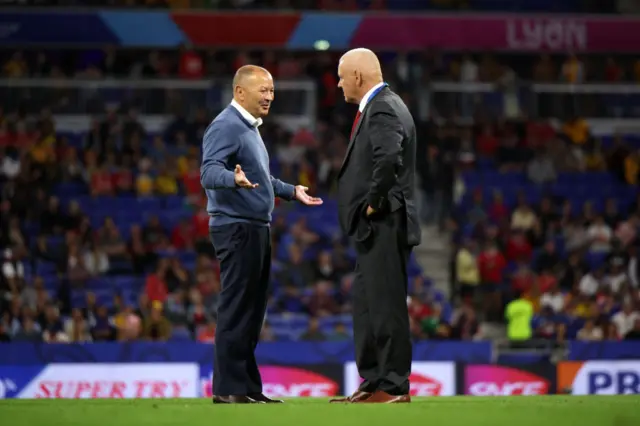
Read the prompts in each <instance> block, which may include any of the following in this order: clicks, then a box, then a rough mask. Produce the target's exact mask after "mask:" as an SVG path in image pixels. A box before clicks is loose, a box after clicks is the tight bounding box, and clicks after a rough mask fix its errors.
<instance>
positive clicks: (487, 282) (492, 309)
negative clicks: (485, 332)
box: [478, 242, 507, 321]
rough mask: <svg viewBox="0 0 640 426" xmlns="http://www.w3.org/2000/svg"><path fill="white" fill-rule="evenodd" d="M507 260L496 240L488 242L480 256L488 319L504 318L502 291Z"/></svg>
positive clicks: (481, 277)
mask: <svg viewBox="0 0 640 426" xmlns="http://www.w3.org/2000/svg"><path fill="white" fill-rule="evenodd" d="M506 266H507V261H506V260H505V258H504V256H503V255H502V253H500V251H499V250H498V247H497V246H496V244H495V243H494V242H490V243H488V244H487V246H486V248H485V249H484V250H483V251H482V253H480V256H479V257H478V268H479V269H480V280H481V285H482V287H483V289H484V292H485V294H484V297H483V305H484V309H485V313H486V319H487V320H488V321H500V320H501V319H502V315H501V311H502V293H501V291H500V290H501V289H500V286H501V285H502V282H503V275H504V269H505V268H506Z"/></svg>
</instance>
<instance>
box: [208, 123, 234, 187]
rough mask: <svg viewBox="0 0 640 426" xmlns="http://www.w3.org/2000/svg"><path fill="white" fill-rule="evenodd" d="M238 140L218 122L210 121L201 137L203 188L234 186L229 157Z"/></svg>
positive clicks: (232, 166) (231, 155)
mask: <svg viewBox="0 0 640 426" xmlns="http://www.w3.org/2000/svg"><path fill="white" fill-rule="evenodd" d="M238 144H239V141H238V139H237V138H235V137H234V136H233V134H232V132H230V131H225V128H224V126H222V125H221V124H220V123H216V122H214V123H211V125H210V126H209V128H208V129H207V131H206V132H205V134H204V137H203V138H202V166H201V167H200V183H201V184H202V187H203V188H204V189H225V188H226V189H232V188H235V187H236V181H235V176H234V173H233V168H234V167H235V165H233V164H230V161H231V158H232V157H233V155H234V154H235V153H236V152H237V150H238Z"/></svg>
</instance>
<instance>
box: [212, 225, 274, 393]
mask: <svg viewBox="0 0 640 426" xmlns="http://www.w3.org/2000/svg"><path fill="white" fill-rule="evenodd" d="M210 235H211V241H212V243H213V247H214V248H215V251H216V257H217V258H218V261H219V262H220V283H221V288H222V290H221V292H220V297H219V299H218V323H217V328H216V341H215V355H214V363H213V367H214V373H213V393H214V394H215V395H224V396H227V395H250V394H252V393H260V392H262V379H261V378H260V372H259V371H258V364H257V362H256V357H255V353H254V352H255V349H256V346H257V345H258V340H259V338H260V331H261V329H262V323H263V321H264V315H265V312H266V309H267V289H268V284H269V272H270V268H271V235H270V229H269V227H267V226H259V225H254V224H251V223H244V222H238V223H232V224H230V225H225V226H215V227H211V228H210Z"/></svg>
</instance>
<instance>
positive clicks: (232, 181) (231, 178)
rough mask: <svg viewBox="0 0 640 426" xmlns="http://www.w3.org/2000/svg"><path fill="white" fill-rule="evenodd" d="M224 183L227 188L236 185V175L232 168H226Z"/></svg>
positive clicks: (223, 177) (223, 176)
mask: <svg viewBox="0 0 640 426" xmlns="http://www.w3.org/2000/svg"><path fill="white" fill-rule="evenodd" d="M222 184H223V185H224V187H225V188H229V189H233V188H235V187H236V176H235V174H234V173H233V172H232V171H231V170H225V171H224V174H223V175H222Z"/></svg>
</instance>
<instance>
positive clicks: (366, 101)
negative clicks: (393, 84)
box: [358, 82, 384, 112]
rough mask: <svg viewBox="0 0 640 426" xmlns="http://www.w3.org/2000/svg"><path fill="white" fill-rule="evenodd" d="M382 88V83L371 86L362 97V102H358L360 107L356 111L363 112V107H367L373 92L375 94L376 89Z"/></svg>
mask: <svg viewBox="0 0 640 426" xmlns="http://www.w3.org/2000/svg"><path fill="white" fill-rule="evenodd" d="M382 86H384V82H382V83H378V84H376V85H375V86H373V87H372V88H371V89H369V91H368V92H367V93H365V95H364V97H363V98H362V100H361V101H360V106H359V107H358V109H359V110H360V112H363V111H364V107H366V106H367V103H368V102H369V100H370V99H369V98H371V95H373V92H375V91H376V90H377V89H378V88H380V87H382Z"/></svg>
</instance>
